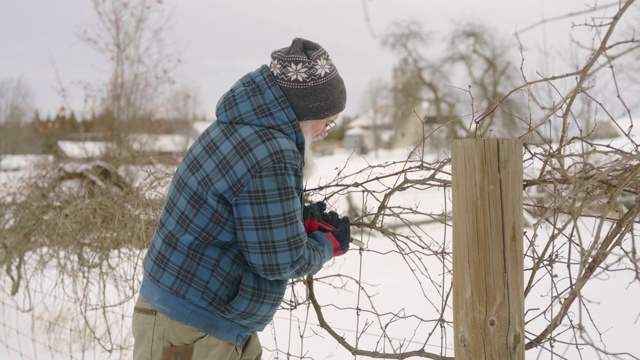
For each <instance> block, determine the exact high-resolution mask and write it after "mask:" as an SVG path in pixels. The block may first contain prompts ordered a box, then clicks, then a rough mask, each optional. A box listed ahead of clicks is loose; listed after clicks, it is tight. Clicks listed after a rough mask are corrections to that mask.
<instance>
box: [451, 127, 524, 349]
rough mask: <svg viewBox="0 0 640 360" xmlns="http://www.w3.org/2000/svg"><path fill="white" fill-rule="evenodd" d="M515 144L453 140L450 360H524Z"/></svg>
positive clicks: (519, 155) (518, 145) (519, 171)
mask: <svg viewBox="0 0 640 360" xmlns="http://www.w3.org/2000/svg"><path fill="white" fill-rule="evenodd" d="M522 171H523V169H522V143H520V142H519V141H518V140H515V139H465V140H456V141H454V142H453V158H452V189H453V329H454V336H455V345H454V349H455V358H456V360H485V359H486V360H506V359H511V360H524V284H523V282H524V273H523V272H524V269H523V256H524V255H523V232H522V222H523V220H522V212H523V206H522V192H523V189H522Z"/></svg>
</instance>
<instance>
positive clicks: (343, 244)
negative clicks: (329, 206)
mask: <svg viewBox="0 0 640 360" xmlns="http://www.w3.org/2000/svg"><path fill="white" fill-rule="evenodd" d="M336 215H337V214H336ZM327 223H328V222H327ZM327 235H328V236H329V238H330V239H331V241H333V256H340V255H342V254H344V253H346V252H347V251H349V244H350V243H351V222H349V218H348V217H346V216H344V217H341V218H339V219H338V220H337V226H335V229H333V230H331V231H329V232H328V233H327Z"/></svg>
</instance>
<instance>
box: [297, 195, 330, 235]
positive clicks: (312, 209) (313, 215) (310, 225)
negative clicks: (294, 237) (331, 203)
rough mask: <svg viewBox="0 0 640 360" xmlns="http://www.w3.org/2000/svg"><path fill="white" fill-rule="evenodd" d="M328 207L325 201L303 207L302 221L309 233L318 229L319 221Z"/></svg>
mask: <svg viewBox="0 0 640 360" xmlns="http://www.w3.org/2000/svg"><path fill="white" fill-rule="evenodd" d="M326 209H327V205H326V204H325V203H324V202H323V201H318V202H316V203H312V204H309V205H305V206H304V207H303V208H302V221H303V222H304V230H305V231H306V232H307V235H308V234H311V233H312V232H314V231H318V221H319V220H320V216H321V215H322V213H324V211H325V210H326Z"/></svg>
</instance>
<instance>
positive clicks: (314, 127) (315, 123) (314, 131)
mask: <svg viewBox="0 0 640 360" xmlns="http://www.w3.org/2000/svg"><path fill="white" fill-rule="evenodd" d="M339 116H340V114H336V115H333V116H330V117H328V118H326V119H322V120H306V121H309V122H310V124H311V135H313V138H317V137H322V138H324V137H326V136H327V135H329V131H331V129H333V127H334V126H335V122H336V120H338V117H339Z"/></svg>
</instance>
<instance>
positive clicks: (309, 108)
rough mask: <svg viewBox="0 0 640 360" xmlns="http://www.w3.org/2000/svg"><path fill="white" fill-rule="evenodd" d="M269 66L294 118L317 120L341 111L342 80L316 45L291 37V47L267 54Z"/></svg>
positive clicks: (343, 95) (326, 54)
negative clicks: (269, 60) (269, 59)
mask: <svg viewBox="0 0 640 360" xmlns="http://www.w3.org/2000/svg"><path fill="white" fill-rule="evenodd" d="M269 68H270V69H271V73H272V74H273V77H274V78H275V79H276V83H277V84H278V85H279V86H280V89H281V90H282V92H283V93H284V96H285V97H286V98H287V101H288V102H289V105H290V106H291V109H293V112H294V113H295V115H296V117H297V118H298V121H302V120H321V119H325V118H328V117H330V116H333V115H335V114H338V113H340V112H341V111H342V110H344V108H345V105H346V103H347V90H346V89H345V87H344V81H343V80H342V78H341V77H340V74H338V70H337V69H336V67H335V65H334V64H333V61H331V58H330V57H329V54H328V53H327V51H326V50H325V49H324V48H323V47H322V46H320V45H319V44H316V43H314V42H313V41H309V40H305V39H301V38H295V39H293V42H292V43H291V46H289V47H286V48H282V49H278V50H275V51H274V52H272V53H271V64H270V66H269Z"/></svg>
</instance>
